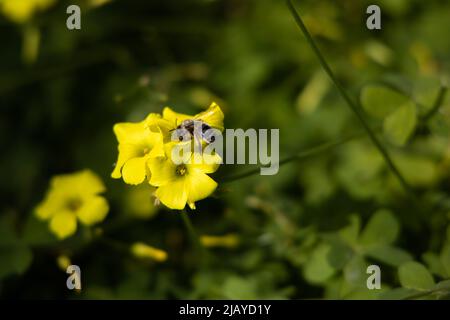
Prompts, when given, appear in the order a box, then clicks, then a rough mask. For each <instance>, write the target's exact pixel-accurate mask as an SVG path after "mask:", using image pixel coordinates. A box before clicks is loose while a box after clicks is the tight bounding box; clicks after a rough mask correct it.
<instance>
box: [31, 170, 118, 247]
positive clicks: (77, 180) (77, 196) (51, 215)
mask: <svg viewBox="0 0 450 320" xmlns="http://www.w3.org/2000/svg"><path fill="white" fill-rule="evenodd" d="M104 191H105V186H104V184H103V182H102V181H101V180H100V178H99V177H98V176H97V175H96V174H95V173H93V172H92V171H90V170H82V171H79V172H75V173H72V174H63V175H58V176H55V177H53V178H52V179H51V182H50V189H49V190H48V191H47V194H46V196H45V198H44V200H43V201H42V202H41V203H39V204H38V206H37V207H36V209H35V213H36V215H37V217H38V218H39V219H41V220H48V221H49V227H50V231H51V232H52V233H54V234H55V235H56V236H57V237H58V238H59V239H65V238H67V237H70V236H72V235H73V234H75V232H76V231H77V224H78V221H79V222H81V223H82V224H84V225H87V226H91V225H94V224H96V223H98V222H101V221H103V220H104V219H105V217H106V215H107V213H108V211H109V205H108V202H107V201H106V199H105V198H104V197H103V196H101V195H100V194H101V193H103V192H104Z"/></svg>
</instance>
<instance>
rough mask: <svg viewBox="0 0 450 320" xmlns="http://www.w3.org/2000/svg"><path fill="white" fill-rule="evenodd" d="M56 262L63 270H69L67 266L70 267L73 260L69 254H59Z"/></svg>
mask: <svg viewBox="0 0 450 320" xmlns="http://www.w3.org/2000/svg"><path fill="white" fill-rule="evenodd" d="M56 264H57V265H58V267H59V268H60V269H61V270H63V271H64V272H65V271H66V270H67V267H69V266H70V265H71V264H72V262H71V261H70V258H69V257H68V256H66V255H60V256H58V258H56Z"/></svg>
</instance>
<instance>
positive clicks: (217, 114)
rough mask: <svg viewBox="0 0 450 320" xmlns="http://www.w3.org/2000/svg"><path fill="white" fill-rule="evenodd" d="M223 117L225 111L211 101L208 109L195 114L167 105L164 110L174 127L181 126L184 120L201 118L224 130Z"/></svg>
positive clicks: (165, 115)
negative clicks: (188, 113) (176, 109)
mask: <svg viewBox="0 0 450 320" xmlns="http://www.w3.org/2000/svg"><path fill="white" fill-rule="evenodd" d="M223 118H224V115H223V112H222V110H221V109H220V107H219V106H218V105H217V103H215V102H213V103H211V105H210V106H209V108H208V109H207V110H205V111H203V112H200V113H199V114H197V115H195V116H190V115H187V114H182V113H177V112H175V111H173V110H172V109H170V108H169V107H165V108H164V110H163V119H165V120H167V121H169V122H170V124H171V125H172V127H173V128H176V127H177V126H179V125H180V124H181V123H182V122H183V121H184V120H200V121H202V122H205V123H207V124H208V125H209V126H211V127H213V128H216V129H218V130H220V131H223Z"/></svg>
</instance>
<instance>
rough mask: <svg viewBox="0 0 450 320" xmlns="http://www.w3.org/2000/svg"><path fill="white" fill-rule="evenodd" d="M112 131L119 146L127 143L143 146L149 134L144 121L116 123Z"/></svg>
mask: <svg viewBox="0 0 450 320" xmlns="http://www.w3.org/2000/svg"><path fill="white" fill-rule="evenodd" d="M113 131H114V134H115V135H116V138H117V141H118V142H119V144H121V143H127V144H134V145H145V144H146V142H147V141H146V139H147V138H148V133H149V130H148V129H147V127H146V125H145V121H142V122H137V123H132V122H123V123H117V124H115V125H114V127H113Z"/></svg>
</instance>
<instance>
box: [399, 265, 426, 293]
mask: <svg viewBox="0 0 450 320" xmlns="http://www.w3.org/2000/svg"><path fill="white" fill-rule="evenodd" d="M398 276H399V280H400V284H401V285H402V287H404V288H408V289H415V290H430V289H431V288H433V286H434V285H435V282H434V279H433V276H432V275H431V273H430V272H429V271H428V269H427V268H425V266H424V265H423V264H421V263H418V262H415V261H409V262H406V263H404V264H402V265H401V266H400V268H399V269H398Z"/></svg>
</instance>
